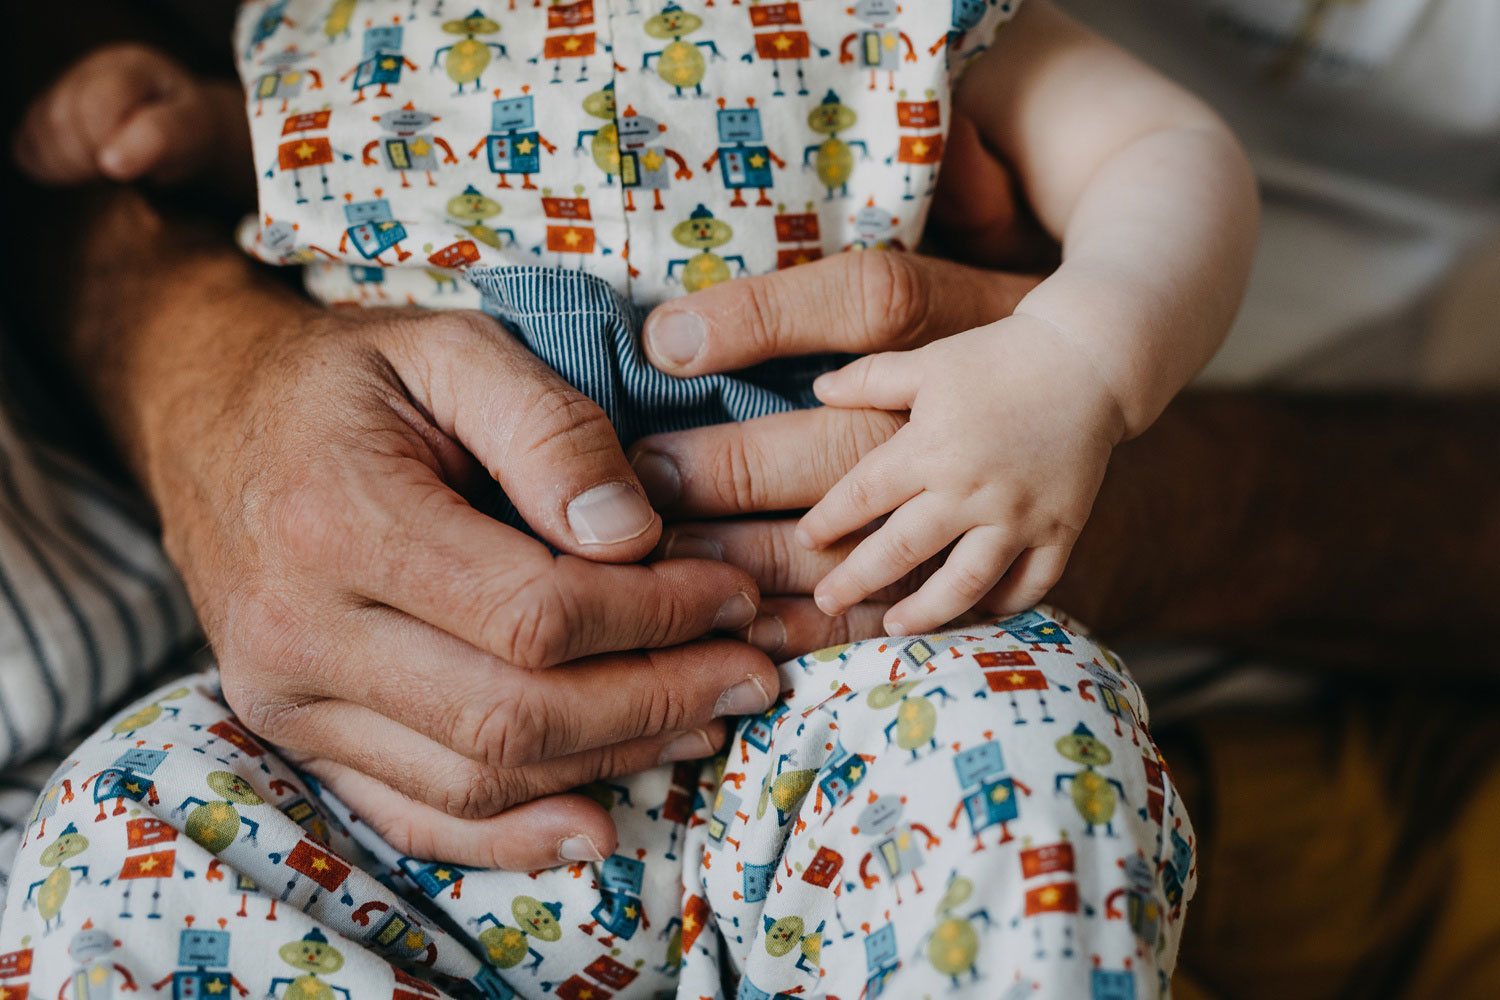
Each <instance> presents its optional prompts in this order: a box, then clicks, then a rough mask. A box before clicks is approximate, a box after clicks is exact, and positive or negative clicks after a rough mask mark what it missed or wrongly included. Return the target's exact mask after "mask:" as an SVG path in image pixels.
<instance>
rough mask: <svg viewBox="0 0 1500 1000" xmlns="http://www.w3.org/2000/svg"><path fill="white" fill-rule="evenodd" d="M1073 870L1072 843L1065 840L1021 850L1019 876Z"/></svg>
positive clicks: (1027, 876)
mask: <svg viewBox="0 0 1500 1000" xmlns="http://www.w3.org/2000/svg"><path fill="white" fill-rule="evenodd" d="M1072 870H1073V845H1072V844H1070V843H1068V842H1067V841H1066V840H1064V841H1060V842H1058V843H1056V844H1043V845H1042V846H1041V847H1028V848H1026V849H1025V850H1023V851H1021V876H1022V877H1023V878H1036V877H1037V876H1038V875H1046V874H1047V873H1048V872H1070V871H1072Z"/></svg>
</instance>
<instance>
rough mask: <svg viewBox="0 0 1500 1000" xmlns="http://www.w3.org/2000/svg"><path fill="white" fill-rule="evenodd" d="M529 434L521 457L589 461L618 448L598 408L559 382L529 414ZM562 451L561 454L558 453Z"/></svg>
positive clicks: (536, 401) (541, 396)
mask: <svg viewBox="0 0 1500 1000" xmlns="http://www.w3.org/2000/svg"><path fill="white" fill-rule="evenodd" d="M526 426H527V428H528V433H527V434H526V435H525V437H524V439H522V440H521V442H520V448H519V455H518V456H517V457H520V456H525V455H532V456H537V455H546V456H547V458H548V459H549V460H550V461H558V460H559V459H561V458H587V457H590V456H592V455H597V454H600V453H603V452H605V451H607V450H609V449H612V448H618V447H619V445H618V443H617V442H618V440H619V439H618V437H617V436H616V435H615V430H614V427H613V426H612V425H611V424H610V422H609V417H607V416H606V415H605V413H604V411H603V410H602V409H600V408H599V405H598V404H597V403H595V402H594V401H593V400H591V399H589V398H588V397H587V396H585V395H583V394H582V393H580V392H579V391H578V390H577V389H574V388H573V387H572V386H570V385H568V384H566V383H563V382H557V383H555V384H551V385H548V386H546V387H545V388H544V389H542V390H541V393H540V395H539V396H538V397H537V398H536V400H535V401H534V403H533V405H532V406H531V407H530V409H528V410H527V413H526ZM558 450H561V451H562V452H563V454H562V455H559V454H558V453H557V452H558Z"/></svg>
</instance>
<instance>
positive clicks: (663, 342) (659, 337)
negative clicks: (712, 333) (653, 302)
mask: <svg viewBox="0 0 1500 1000" xmlns="http://www.w3.org/2000/svg"><path fill="white" fill-rule="evenodd" d="M707 337H708V327H707V326H705V325H704V323H703V319H702V317H700V316H699V315H698V314H697V313H693V312H684V311H683V310H680V309H674V310H673V311H671V312H669V313H664V314H661V315H658V316H655V317H653V318H652V320H651V322H650V323H647V324H646V339H647V340H648V341H649V342H650V345H651V353H653V354H655V355H656V356H657V357H659V358H662V359H663V360H666V361H670V362H671V363H672V364H674V365H685V364H687V363H688V362H690V361H692V360H693V359H694V358H696V357H697V356H698V354H699V352H701V351H702V350H703V342H704V340H706V339H707Z"/></svg>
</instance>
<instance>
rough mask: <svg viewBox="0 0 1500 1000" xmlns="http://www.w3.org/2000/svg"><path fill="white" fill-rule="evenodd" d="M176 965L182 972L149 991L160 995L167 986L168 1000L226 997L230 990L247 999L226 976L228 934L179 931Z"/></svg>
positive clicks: (239, 985) (242, 987) (240, 987)
mask: <svg viewBox="0 0 1500 1000" xmlns="http://www.w3.org/2000/svg"><path fill="white" fill-rule="evenodd" d="M177 964H178V965H181V966H183V967H184V968H182V969H179V970H178V971H176V972H172V973H169V974H167V975H165V976H163V977H162V978H161V979H158V980H157V981H156V982H154V983H152V984H151V988H152V989H154V990H157V991H158V992H160V991H161V990H164V989H166V987H167V984H168V983H170V984H171V986H172V1000H199V998H200V997H218V996H228V995H229V990H230V988H233V989H234V990H235V991H236V992H237V993H239V995H240V996H242V997H243V996H249V995H250V991H249V990H247V989H246V988H245V985H244V984H243V983H241V982H240V981H239V980H238V979H236V978H235V977H234V975H233V974H232V973H231V972H229V932H228V931H210V930H202V929H196V928H193V927H185V928H183V931H182V933H181V934H180V935H178V938H177Z"/></svg>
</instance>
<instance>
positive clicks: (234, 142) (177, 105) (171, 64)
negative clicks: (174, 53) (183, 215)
mask: <svg viewBox="0 0 1500 1000" xmlns="http://www.w3.org/2000/svg"><path fill="white" fill-rule="evenodd" d="M15 156H16V162H17V163H18V164H19V165H20V166H21V168H22V169H23V170H25V171H26V172H27V173H28V174H30V175H31V176H32V177H33V178H35V179H36V180H38V181H41V182H43V183H47V184H59V185H61V184H80V183H85V182H88V181H95V180H99V179H108V180H115V181H135V180H142V179H149V180H153V181H157V182H159V183H163V184H172V183H178V182H181V181H188V180H202V181H206V182H208V183H210V184H212V185H215V186H217V187H219V188H221V189H230V190H232V191H241V190H253V178H252V176H251V175H252V172H253V171H252V167H251V160H250V134H249V127H248V124H247V122H246V119H245V102H244V96H243V94H242V92H241V91H240V88H239V87H238V86H236V85H234V84H231V83H228V82H224V81H216V80H205V79H200V78H199V77H197V76H194V75H193V74H192V73H190V72H189V71H188V70H187V69H186V67H184V66H182V65H180V64H179V63H178V62H177V61H176V60H174V59H172V58H171V57H170V56H168V55H166V54H165V53H162V52H159V51H157V50H156V49H152V48H149V47H147V46H144V45H136V44H115V45H108V46H104V47H103V48H100V49H98V50H96V51H94V52H91V53H90V54H89V55H87V56H85V57H84V58H83V59H81V60H79V61H78V62H77V63H75V64H74V65H72V66H71V67H69V68H68V70H67V71H66V72H64V73H63V75H62V76H61V77H60V78H59V79H58V80H57V82H55V83H54V84H53V85H52V86H51V87H49V88H48V89H47V90H46V92H45V93H43V94H42V96H41V97H39V98H37V100H36V101H35V102H34V103H33V104H32V106H31V107H30V108H29V109H28V110H27V113H26V118H25V121H24V122H23V123H22V125H21V129H20V132H19V133H18V134H17V136H16V139H15Z"/></svg>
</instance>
